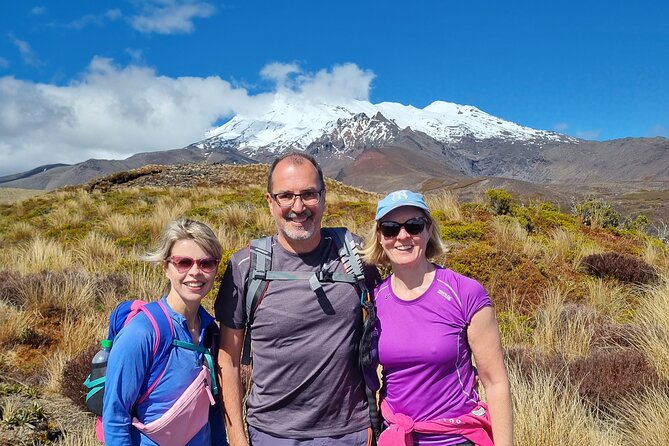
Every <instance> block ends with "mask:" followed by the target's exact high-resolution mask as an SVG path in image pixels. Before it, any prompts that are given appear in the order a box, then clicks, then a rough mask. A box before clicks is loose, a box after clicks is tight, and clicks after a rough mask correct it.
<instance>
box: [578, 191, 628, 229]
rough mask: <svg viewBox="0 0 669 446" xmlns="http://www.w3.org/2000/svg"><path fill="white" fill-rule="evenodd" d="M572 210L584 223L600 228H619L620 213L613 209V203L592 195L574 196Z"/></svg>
mask: <svg viewBox="0 0 669 446" xmlns="http://www.w3.org/2000/svg"><path fill="white" fill-rule="evenodd" d="M571 212H572V215H574V216H575V217H578V218H579V219H580V220H581V223H583V224H584V225H587V226H593V227H599V228H617V227H618V225H619V224H620V220H621V217H620V214H619V213H618V212H616V211H615V210H613V207H612V206H611V203H608V202H606V201H604V200H603V199H601V198H596V197H594V196H592V195H586V196H585V197H583V198H581V199H578V198H572V203H571Z"/></svg>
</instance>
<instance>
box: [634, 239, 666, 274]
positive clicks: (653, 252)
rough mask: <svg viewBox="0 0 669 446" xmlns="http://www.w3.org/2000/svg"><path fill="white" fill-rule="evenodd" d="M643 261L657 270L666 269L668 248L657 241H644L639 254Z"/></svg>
mask: <svg viewBox="0 0 669 446" xmlns="http://www.w3.org/2000/svg"><path fill="white" fill-rule="evenodd" d="M641 257H642V258H643V260H644V261H645V262H646V263H648V264H650V265H652V266H654V267H655V268H657V269H667V268H668V267H669V247H666V246H664V245H662V244H660V243H658V241H657V240H646V241H645V243H644V246H643V252H642V253H641Z"/></svg>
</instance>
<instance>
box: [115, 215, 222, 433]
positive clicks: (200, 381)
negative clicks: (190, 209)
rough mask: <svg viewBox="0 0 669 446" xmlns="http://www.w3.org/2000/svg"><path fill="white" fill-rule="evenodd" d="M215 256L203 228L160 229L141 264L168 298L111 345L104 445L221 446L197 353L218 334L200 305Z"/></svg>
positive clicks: (215, 244) (177, 224)
mask: <svg viewBox="0 0 669 446" xmlns="http://www.w3.org/2000/svg"><path fill="white" fill-rule="evenodd" d="M221 251H222V249H221V244H220V243H219V241H218V240H217V239H216V236H215V234H214V233H213V231H212V230H211V229H210V228H209V227H208V226H207V225H205V224H203V223H200V222H198V221H194V220H188V219H181V220H177V221H173V222H171V223H170V224H169V225H168V226H167V228H166V229H165V231H164V232H163V234H162V235H161V238H160V246H159V247H158V249H156V250H155V251H153V252H151V253H148V254H147V255H145V256H143V257H142V259H143V260H147V261H150V262H154V263H157V264H158V265H160V266H161V267H162V269H163V271H164V272H165V276H166V277H167V278H168V279H169V291H168V292H167V294H166V295H165V296H163V297H162V299H160V301H159V302H158V303H157V306H159V307H160V310H159V311H158V315H157V316H156V317H153V316H151V314H150V313H156V311H153V312H150V313H149V312H146V311H142V312H140V313H139V314H138V315H137V316H135V317H134V318H132V319H131V320H130V321H129V322H128V323H127V325H125V327H123V329H122V330H121V331H120V332H119V333H118V335H117V336H116V337H115V338H114V344H113V348H112V349H111V353H110V355H109V361H108V365H107V381H106V387H105V394H104V403H103V414H102V423H103V429H104V437H105V438H104V439H105V443H106V444H110V445H114V446H117V445H157V444H162V445H165V444H169V445H198V446H200V445H206V446H209V445H212V446H223V445H227V440H226V437H225V428H224V425H223V417H222V411H221V404H220V402H219V403H217V404H214V402H215V399H214V397H213V393H215V392H212V388H214V389H215V387H216V385H215V381H213V380H212V378H211V377H212V376H215V373H211V370H210V369H209V368H208V367H206V365H207V361H206V359H205V357H206V355H205V354H204V350H205V349H204V347H210V348H211V349H212V350H213V351H215V349H216V346H215V345H210V344H209V343H211V342H212V341H211V338H212V336H211V333H217V332H218V330H217V328H216V323H215V321H214V319H213V317H212V316H210V315H209V313H207V311H206V310H205V309H204V308H203V307H202V306H201V305H200V303H201V302H202V299H203V298H204V297H205V296H206V295H207V294H208V293H209V291H210V290H211V288H212V286H213V284H214V279H215V277H216V271H217V268H218V264H219V262H220V258H221ZM147 305H153V306H154V310H155V308H157V306H156V303H149V304H147ZM161 311H162V313H164V315H163V314H160V312H161ZM147 313H149V314H147ZM161 317H162V321H161V323H156V320H160V318H161ZM165 321H167V322H168V325H166V324H165ZM165 326H166V327H169V330H170V331H171V333H170V332H169V331H167V329H165V328H161V327H165ZM165 331H167V333H165ZM161 337H162V340H163V341H164V340H165V339H167V343H163V342H162V341H159V340H158V339H159V338H161ZM172 341H175V342H172ZM175 343H176V344H177V345H175ZM161 345H162V346H161ZM161 349H163V350H164V352H165V353H161ZM213 379H215V378H213Z"/></svg>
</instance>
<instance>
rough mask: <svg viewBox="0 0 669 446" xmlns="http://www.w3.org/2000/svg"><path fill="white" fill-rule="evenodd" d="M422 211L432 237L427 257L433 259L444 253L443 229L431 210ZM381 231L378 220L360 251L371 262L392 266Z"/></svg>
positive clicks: (427, 249) (426, 250) (427, 248)
mask: <svg viewBox="0 0 669 446" xmlns="http://www.w3.org/2000/svg"><path fill="white" fill-rule="evenodd" d="M420 211H421V212H422V213H423V215H425V218H427V220H428V228H429V229H428V230H429V231H430V239H429V240H428V241H427V247H426V249H425V257H427V258H428V259H432V258H434V257H437V256H438V255H440V254H443V253H444V244H443V242H442V241H441V229H440V228H439V223H437V220H435V219H434V217H433V216H432V215H431V214H430V213H429V212H425V211H424V210H423V209H420ZM379 232H380V231H379V227H378V222H376V223H374V226H373V227H372V229H370V230H369V232H368V233H367V237H365V245H364V247H363V249H362V250H361V251H360V255H361V256H362V258H363V260H364V261H365V262H367V263H369V264H373V265H377V266H390V259H388V256H387V255H386V252H385V251H384V250H383V247H382V246H381V235H380V234H379Z"/></svg>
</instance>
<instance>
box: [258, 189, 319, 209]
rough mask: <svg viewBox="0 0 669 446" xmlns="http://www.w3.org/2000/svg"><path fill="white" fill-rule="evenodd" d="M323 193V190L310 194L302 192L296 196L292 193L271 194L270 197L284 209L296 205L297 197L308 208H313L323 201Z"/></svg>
mask: <svg viewBox="0 0 669 446" xmlns="http://www.w3.org/2000/svg"><path fill="white" fill-rule="evenodd" d="M322 193H323V189H321V190H315V191H309V192H302V193H301V194H294V193H292V192H279V193H278V194H270V196H271V197H272V198H274V201H276V204H278V205H279V206H281V207H282V208H289V207H291V206H292V205H293V204H295V199H296V198H297V197H300V199H301V200H302V203H304V204H305V205H306V206H313V205H315V204H318V203H319V202H320V201H321V194H322Z"/></svg>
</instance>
